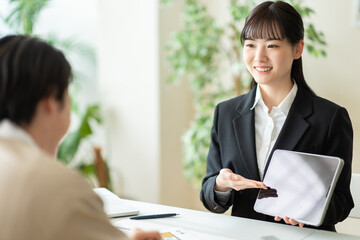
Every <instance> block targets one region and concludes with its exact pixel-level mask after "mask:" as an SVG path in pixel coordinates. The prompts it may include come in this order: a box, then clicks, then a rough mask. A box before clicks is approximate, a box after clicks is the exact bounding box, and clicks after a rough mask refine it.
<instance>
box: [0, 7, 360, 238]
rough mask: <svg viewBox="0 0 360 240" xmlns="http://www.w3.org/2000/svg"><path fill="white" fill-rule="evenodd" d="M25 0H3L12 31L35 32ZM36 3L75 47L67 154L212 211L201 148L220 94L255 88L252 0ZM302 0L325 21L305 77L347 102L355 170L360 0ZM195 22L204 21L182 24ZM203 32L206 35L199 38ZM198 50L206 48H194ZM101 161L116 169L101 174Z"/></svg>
mask: <svg viewBox="0 0 360 240" xmlns="http://www.w3.org/2000/svg"><path fill="white" fill-rule="evenodd" d="M25 2H31V1H25V0H22V1H21V0H18V1H16V0H0V16H1V17H2V21H1V22H0V34H1V36H3V35H5V34H9V33H16V32H22V31H24V29H25V28H24V26H23V27H21V26H20V27H19V26H17V25H16V24H15V23H16V21H18V22H19V23H21V21H22V20H21V19H22V18H21V17H19V18H18V19H16V18H15V17H16V16H21V13H22V12H21V11H22V10H21V11H20V10H19V9H17V8H18V7H19V6H20V7H21V6H22V7H24V6H23V5H21V4H25ZM33 2H38V5H36V4H35V5H36V6H32V8H30V7H29V8H30V9H28V10H27V11H28V12H27V13H28V14H30V15H31V14H33V13H34V9H38V14H33V15H34V16H33V18H32V19H30V20H31V21H33V22H34V23H36V24H34V25H33V28H32V30H31V32H30V33H29V34H32V35H38V36H41V37H44V38H46V39H48V40H49V41H52V42H53V43H54V45H55V46H58V47H59V48H62V49H64V51H65V52H66V55H67V56H68V58H69V59H70V61H71V64H72V66H73V68H74V71H75V75H76V81H75V82H76V83H75V84H74V86H72V95H73V103H74V106H73V111H74V114H73V115H74V116H73V119H72V120H73V122H72V126H71V129H70V134H69V136H70V138H68V139H65V140H64V141H65V142H67V144H64V145H66V146H64V147H63V148H64V150H63V152H65V153H69V152H71V153H72V154H70V156H66V154H65V155H64V156H62V157H61V158H62V159H63V161H64V162H65V163H66V164H68V165H69V166H70V167H75V168H78V169H80V170H81V171H82V172H83V173H84V174H85V175H87V176H88V177H89V178H90V179H91V180H90V181H91V182H92V184H93V185H94V186H99V185H102V184H101V180H99V179H101V178H103V180H104V178H105V180H106V184H107V186H108V187H109V188H111V189H112V190H113V191H114V192H115V193H117V194H118V195H119V196H121V197H124V198H129V199H134V200H139V201H146V202H153V203H160V204H166V205H172V206H178V207H184V208H191V209H197V210H205V209H204V207H203V206H202V204H201V203H200V200H199V191H200V190H199V181H200V180H201V177H202V174H203V172H204V171H205V169H204V165H203V161H202V162H200V163H199V161H196V159H197V158H198V159H200V158H203V157H204V156H205V157H206V148H205V150H204V148H203V147H202V146H203V145H205V146H206V144H207V141H209V140H210V139H209V138H210V132H209V131H207V129H209V128H210V127H211V115H212V111H213V106H214V104H216V102H217V101H220V100H222V99H226V98H229V97H232V96H235V95H236V94H238V93H242V92H244V91H246V89H247V87H248V85H247V82H248V77H249V76H248V75H247V73H246V71H244V66H243V65H242V62H241V51H240V50H241V49H237V47H239V48H241V46H237V45H233V43H234V41H235V42H237V43H238V37H237V34H238V31H239V30H240V29H241V21H243V19H242V18H243V15H246V12H247V11H248V9H247V8H249V9H251V8H252V7H251V6H253V5H252V4H254V3H253V1H233V0H228V1H224V0H206V1H205V0H204V1H195V0H187V1H185V0H174V1H171V0H167V1H163V2H160V1H158V0H131V1H119V0H76V1H72V0H47V1H45V0H43V1H38V0H34V1H33ZM41 2H42V4H44V5H43V6H40V5H39V4H40V3H41ZM164 2H168V3H164ZM259 2H261V1H255V3H259ZM292 2H293V3H294V4H299V5H301V7H302V8H301V9H303V10H304V12H303V13H304V14H305V16H303V17H304V22H305V24H306V26H308V27H310V28H311V26H315V29H314V31H313V32H308V34H310V35H309V36H310V39H308V40H309V41H306V42H305V44H307V43H308V42H309V43H310V45H312V46H314V48H313V49H311V48H310V49H307V51H304V55H303V64H304V72H305V78H306V80H307V82H308V84H309V85H310V86H311V87H312V89H313V90H314V91H315V92H316V93H317V94H318V95H319V96H321V97H324V98H327V99H329V100H331V101H334V102H336V103H337V104H339V105H341V106H344V107H345V108H346V109H347V110H348V112H349V114H350V118H351V120H352V124H353V128H354V137H355V138H354V158H353V172H354V173H360V163H359V158H360V142H359V135H358V134H359V130H360V111H359V107H360V105H359V102H360V94H359V93H358V92H357V91H358V90H359V89H360V81H359V80H360V77H359V76H358V75H357V70H358V69H357V68H358V67H359V60H358V56H359V55H360V46H359V44H358V43H359V42H360V7H359V1H358V0H344V1H336V0H317V1H311V0H304V1H292ZM241 6H246V7H241ZM204 7H205V8H204ZM309 9H310V10H311V11H310V10H309ZM16 10H18V11H17V12H16ZM25 10H26V6H25ZM233 10H236V11H239V12H241V13H242V14H243V15H239V16H238V15H236V14H234V11H233ZM190 23H192V24H193V23H199V24H200V25H197V27H198V28H196V29H192V28H193V27H192V26H193V25H191V26H190V25H186V24H190ZM201 24H203V25H201ZM20 25H21V24H20ZM310 25H311V26H310ZM184 29H187V31H190V30H191V29H192V30H191V31H193V32H191V31H190V32H188V35H186V34H185V35H176V33H178V34H179V32H181V31H183V30H184ZM189 29H190V30H189ZM201 31H206V32H201ZM196 33H201V34H199V35H197V34H196ZM311 34H312V35H311ZM195 35H196V36H197V37H198V38H197V40H196V38H189V36H192V37H194V36H195ZM233 36H235V39H234V38H233ZM186 37H188V40H189V39H190V40H189V41H188V42H186V41H185V40H186ZM226 39H228V40H226ZM229 39H230V40H229ZM192 41H194V47H193V49H192V48H191V46H192V45H191V44H192ZM196 41H197V42H196ZM181 44H185V45H181ZM196 44H197V45H196ZM217 44H220V45H217ZM238 45H240V44H238ZM196 46H198V47H200V48H201V49H202V51H199V52H198V50H199V49H197V48H196ZM219 46H220V47H219ZM184 47H185V48H186V49H185V48H184ZM187 47H189V48H187ZM194 49H195V50H194ZM201 49H200V50H201ZM188 51H189V52H190V53H191V52H192V51H194V52H196V54H197V55H196V54H195V55H196V56H197V57H198V58H197V59H195V61H192V59H193V58H194V55H191V54H190V53H189V54H188V55H183V53H184V52H188ZM237 51H238V52H239V54H240V55H237V54H236V52H237ZM211 54H213V55H211ZM196 56H195V57H196ZM199 56H200V57H199ZM209 56H211V57H210V58H209ZM239 57H240V58H239ZM209 59H210V60H209ZM239 59H240V60H239ZM198 64H199V67H197V66H198ZM199 69H200V70H199ZM197 70H199V71H200V72H201V74H202V75H201V74H200V75H197V74H199V73H198V72H196V71H197ZM191 71H192V72H191ZM187 72H190V74H189V75H186V73H187ZM174 73H175V74H174ZM209 75H210V76H209ZM194 76H195V77H194ZM169 78H170V81H169ZM234 81H235V82H237V83H238V85H236V84H234ZM237 88H239V89H237ZM220 89H221V91H220ZM209 98H211V99H212V100H209ZM201 101H202V103H203V104H199V103H200V102H201ZM194 119H195V120H196V121H195V122H194ZM189 128H190V131H189ZM69 136H68V137H69ZM198 142H199V143H200V142H201V144H199V146H198V145H197V143H198ZM74 143H75V144H74ZM184 144H185V145H184ZM186 144H188V145H186ZM189 144H190V145H192V146H194V145H196V147H193V148H191V147H189ZM74 145H76V146H77V147H76V148H74V147H73V146H74ZM69 146H70V147H69ZM94 146H95V147H96V149H98V150H97V151H94V149H93V148H94ZM70 148H72V149H70ZM69 149H70V150H69ZM99 149H100V150H99ZM99 151H100V155H99V154H97V153H99ZM186 155H188V156H186ZM189 155H190V157H189ZM99 159H100V160H101V161H102V160H104V162H105V163H106V165H105V167H104V166H102V165H101V161H100V163H99ZM99 168H100V169H102V170H103V171H105V177H104V176H103V177H101V176H100V177H99V173H98V172H97V171H99V170H98V169H99ZM100 175H101V174H100ZM199 179H200V180H199ZM351 221H352V220H351ZM356 224H357V225H358V224H359V222H355V220H354V221H353V222H350V223H348V222H347V223H346V224H343V225H340V226H339V227H338V229H339V231H342V232H348V231H356V227H355V228H354V227H353V226H354V225H356ZM358 226H359V225H358ZM357 231H359V230H357ZM357 234H359V235H360V233H359V232H358V233H357Z"/></svg>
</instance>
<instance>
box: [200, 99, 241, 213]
mask: <svg viewBox="0 0 360 240" xmlns="http://www.w3.org/2000/svg"><path fill="white" fill-rule="evenodd" d="M218 118H219V105H218V106H217V107H216V108H215V113H214V123H213V127H212V129H211V143H210V148H209V153H208V157H207V167H206V176H205V178H204V179H203V182H202V189H201V192H200V199H201V201H202V202H203V204H204V206H205V207H206V208H207V209H208V210H209V211H211V212H215V213H223V212H225V211H226V210H228V209H229V207H230V206H231V205H232V203H233V199H234V191H233V190H232V191H231V195H230V198H229V201H228V202H227V203H226V204H220V203H219V201H218V200H217V198H216V194H215V191H214V186H215V180H216V177H217V176H218V174H219V172H220V170H221V169H222V168H223V166H222V161H221V153H220V142H219V138H218V124H219V122H218V121H219V119H218Z"/></svg>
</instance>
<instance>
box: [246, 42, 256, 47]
mask: <svg viewBox="0 0 360 240" xmlns="http://www.w3.org/2000/svg"><path fill="white" fill-rule="evenodd" d="M246 47H249V48H253V47H255V46H254V44H251V43H249V44H246Z"/></svg>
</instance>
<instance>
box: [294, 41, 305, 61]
mask: <svg viewBox="0 0 360 240" xmlns="http://www.w3.org/2000/svg"><path fill="white" fill-rule="evenodd" d="M303 50H304V40H300V41H299V42H298V43H297V44H296V45H295V52H294V59H299V58H300V57H301V55H302V53H303Z"/></svg>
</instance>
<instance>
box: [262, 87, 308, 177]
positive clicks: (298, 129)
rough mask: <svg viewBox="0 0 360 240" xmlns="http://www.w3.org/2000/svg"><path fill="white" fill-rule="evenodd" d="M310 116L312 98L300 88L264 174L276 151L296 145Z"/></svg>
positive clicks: (304, 130) (306, 126) (292, 148)
mask: <svg viewBox="0 0 360 240" xmlns="http://www.w3.org/2000/svg"><path fill="white" fill-rule="evenodd" d="M311 114H312V97H311V95H310V94H309V93H307V92H305V91H304V90H302V89H301V88H299V89H298V92H297V94H296V97H295V99H294V102H293V104H292V106H291V108H290V111H289V115H288V116H287V118H286V120H285V123H284V126H283V127H282V129H281V131H280V134H279V136H278V138H277V140H276V142H275V145H274V147H273V149H272V150H271V153H270V155H269V158H268V161H267V163H266V166H265V173H266V170H267V168H268V165H269V163H270V159H271V157H272V155H273V152H274V151H275V150H276V149H285V150H294V148H295V147H296V145H297V143H298V142H299V141H300V140H301V138H302V136H303V135H304V133H305V132H306V130H307V129H308V127H309V123H308V122H307V121H306V120H305V119H306V118H307V117H308V116H309V115H311Z"/></svg>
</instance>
